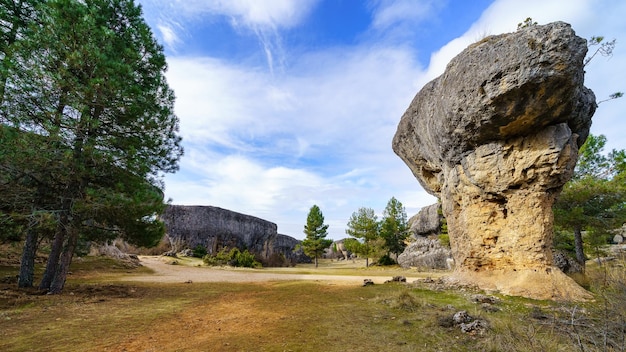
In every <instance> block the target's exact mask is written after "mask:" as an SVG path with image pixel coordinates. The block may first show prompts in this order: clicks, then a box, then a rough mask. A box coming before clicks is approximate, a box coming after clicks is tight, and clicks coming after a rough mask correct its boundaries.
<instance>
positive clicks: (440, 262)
mask: <svg viewBox="0 0 626 352" xmlns="http://www.w3.org/2000/svg"><path fill="white" fill-rule="evenodd" d="M398 264H399V265H400V266H402V267H403V268H418V269H442V270H448V269H452V266H453V263H452V257H451V254H450V249H449V248H447V247H444V246H443V245H442V244H441V242H440V241H439V239H438V238H436V237H435V238H432V237H431V238H429V237H422V236H418V237H415V238H411V240H410V243H409V245H408V246H406V248H405V249H404V251H403V252H402V254H400V255H399V256H398Z"/></svg>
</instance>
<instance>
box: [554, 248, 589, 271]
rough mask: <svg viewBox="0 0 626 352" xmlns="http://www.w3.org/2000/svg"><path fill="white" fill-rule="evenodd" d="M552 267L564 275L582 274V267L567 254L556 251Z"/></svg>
mask: <svg viewBox="0 0 626 352" xmlns="http://www.w3.org/2000/svg"><path fill="white" fill-rule="evenodd" d="M553 261H554V265H555V266H556V267H557V268H559V269H560V270H561V271H562V272H564V273H566V274H574V273H582V272H583V267H582V266H581V265H580V264H579V263H578V262H577V261H576V259H574V258H572V257H570V256H569V255H567V253H565V252H563V251H561V250H556V251H554V255H553Z"/></svg>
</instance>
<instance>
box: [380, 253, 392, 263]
mask: <svg viewBox="0 0 626 352" xmlns="http://www.w3.org/2000/svg"><path fill="white" fill-rule="evenodd" d="M394 264H396V261H395V260H393V258H391V257H390V256H389V254H385V255H383V256H382V257H380V259H378V265H394Z"/></svg>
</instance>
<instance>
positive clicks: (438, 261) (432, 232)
mask: <svg viewBox="0 0 626 352" xmlns="http://www.w3.org/2000/svg"><path fill="white" fill-rule="evenodd" d="M440 208H441V204H439V203H437V204H433V205H429V206H427V207H423V208H422V209H421V210H420V211H419V213H417V214H415V215H413V216H412V217H411V219H409V229H410V232H411V237H410V238H409V245H408V246H407V247H406V248H405V249H404V251H403V252H402V254H400V255H399V256H398V264H400V265H401V266H402V267H403V268H410V267H417V268H420V269H451V267H452V254H451V252H450V248H448V247H447V246H444V245H442V244H441V242H440V240H439V238H438V237H437V235H439V234H440V232H441V222H442V220H443V216H441V215H440V213H439V209H440Z"/></svg>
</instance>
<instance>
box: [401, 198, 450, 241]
mask: <svg viewBox="0 0 626 352" xmlns="http://www.w3.org/2000/svg"><path fill="white" fill-rule="evenodd" d="M440 208H441V204H439V203H437V204H432V205H429V206H427V207H423V208H422V209H421V210H420V211H419V212H418V213H417V214H415V215H413V216H412V217H411V218H410V219H409V228H410V229H411V234H412V235H413V236H414V237H417V236H423V237H427V236H431V235H438V234H439V232H440V231H441V219H442V218H443V216H442V215H440V214H439V209H440Z"/></svg>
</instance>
